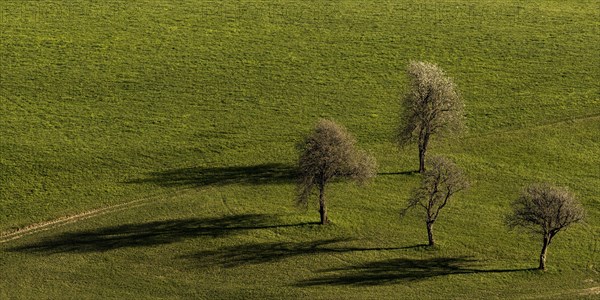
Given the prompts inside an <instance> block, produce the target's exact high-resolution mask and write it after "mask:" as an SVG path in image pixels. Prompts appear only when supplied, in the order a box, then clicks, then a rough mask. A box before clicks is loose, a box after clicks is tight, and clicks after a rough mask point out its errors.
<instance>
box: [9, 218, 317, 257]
mask: <svg viewBox="0 0 600 300" xmlns="http://www.w3.org/2000/svg"><path fill="white" fill-rule="evenodd" d="M277 223H279V222H278V220H277V218H276V217H275V216H269V215H261V214H245V215H236V216H226V217H216V218H190V219H178V220H167V221H155V222H149V223H137V224H126V225H120V226H111V227H105V228H100V229H94V230H83V231H75V232H66V233H62V234H59V235H57V236H52V237H48V238H46V239H44V240H42V241H40V242H37V243H33V244H28V245H23V246H19V247H15V248H11V249H9V251H15V252H27V253H44V254H52V253H64V252H76V253H81V252H102V251H109V250H114V249H119V248H127V247H149V246H155V245H161V244H170V243H175V242H179V241H182V240H185V239H190V238H198V237H222V236H227V235H232V234H235V233H238V232H241V231H247V230H254V229H267V228H280V227H293V226H303V225H306V224H307V223H301V224H277Z"/></svg>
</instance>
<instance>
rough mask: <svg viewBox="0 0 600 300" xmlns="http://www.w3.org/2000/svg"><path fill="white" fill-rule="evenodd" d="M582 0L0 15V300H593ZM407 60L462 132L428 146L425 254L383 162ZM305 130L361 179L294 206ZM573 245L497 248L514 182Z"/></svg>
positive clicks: (591, 157)
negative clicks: (437, 74) (551, 190)
mask: <svg viewBox="0 0 600 300" xmlns="http://www.w3.org/2000/svg"><path fill="white" fill-rule="evenodd" d="M598 20H600V4H599V3H598V2H597V1H575V0H569V1H541V0H536V1H526V2H524V1H494V0H489V1H462V0H455V1H437V2H434V3H429V2H427V3H423V1H411V0H401V1H377V2H374V1H357V0H337V1H291V0H280V1H257V0H248V1H229V0H226V1H201V0H182V1H166V0H152V1H150V0H139V1H99V0H98V1H97V0H89V1H83V0H73V1H46V0H43V1H21V0H4V1H2V2H1V3H0V116H1V117H0V232H2V235H1V236H0V254H1V256H0V269H1V270H2V273H0V274H1V275H0V298H2V299H4V298H23V299H31V298H35V299H37V298H53V299H55V298H206V299H217V298H227V299H230V298H240V299H247V298H260V299H263V298H302V299H304V298H315V299H341V298H345V299H385V298H387V299H397V298H406V299H420V298H435V299H439V298H450V299H452V298H464V296H465V295H467V296H468V297H472V298H498V299H506V298H520V299H523V298H526V299H527V298H586V297H588V298H593V297H597V295H598V294H599V293H600V266H599V265H600V33H599V30H598V28H599V26H600V23H599V21H598ZM410 60H425V61H431V62H434V63H436V64H438V65H439V66H440V67H441V68H442V69H444V70H445V71H446V73H447V74H448V75H449V76H451V77H452V78H453V79H454V80H455V82H456V83H457V86H458V88H459V90H460V93H461V96H462V97H463V98H464V101H465V103H466V111H467V123H468V124H467V125H468V128H469V129H468V132H467V133H465V134H464V135H463V136H461V137H460V138H456V139H447V140H440V139H435V140H434V141H433V144H432V145H431V149H430V152H431V154H441V155H446V156H448V157H451V158H452V159H453V160H454V161H455V162H456V163H457V164H458V165H459V166H460V167H462V168H463V169H464V170H465V172H466V173H467V174H468V176H469V178H470V179H471V181H472V186H471V188H470V189H469V190H468V191H466V192H464V193H461V194H458V195H457V199H455V200H456V201H455V202H454V203H451V204H450V205H449V206H448V208H447V210H446V211H443V212H442V214H443V215H441V216H440V219H439V221H438V223H437V225H436V234H437V240H438V242H439V243H440V246H438V247H436V248H435V249H428V248H427V247H424V246H423V244H424V243H425V242H426V240H427V236H426V231H425V225H424V224H423V221H422V220H421V218H420V216H419V214H418V213H417V212H414V213H411V214H409V215H408V216H407V217H406V218H404V219H400V218H399V211H400V209H401V208H403V206H404V205H405V201H406V199H407V196H408V194H409V193H410V191H411V189H412V188H413V187H415V186H416V184H417V183H418V181H419V175H417V174H415V173H414V172H412V171H414V170H416V169H417V167H418V160H417V151H416V147H412V148H406V149H402V150H399V149H397V147H396V146H395V144H394V143H393V140H392V138H393V135H394V130H395V128H396V126H397V123H398V118H399V115H400V114H399V107H400V106H399V100H400V97H401V95H402V94H403V93H405V92H406V89H407V87H408V82H407V78H406V76H405V73H404V72H405V68H406V65H407V64H408V62H409V61H410ZM319 118H331V119H334V120H336V121H337V122H339V123H341V124H344V125H345V126H346V127H348V129H349V130H350V131H351V132H352V133H353V134H354V135H355V136H356V137H357V139H358V142H359V145H360V146H361V147H362V148H364V149H367V150H368V151H370V152H372V153H373V154H374V156H375V157H376V158H377V160H378V164H379V166H380V168H379V174H378V176H377V177H376V178H375V180H374V181H373V182H372V183H371V184H370V185H368V186H365V187H357V186H355V185H353V184H350V183H347V182H343V181H340V182H336V183H334V184H333V186H332V187H331V188H330V190H329V191H330V194H329V195H328V197H329V201H330V202H329V207H330V211H329V213H330V218H331V220H332V221H333V224H332V225H330V226H326V227H322V226H319V225H316V224H315V222H316V221H318V213H317V212H316V204H315V205H314V206H310V207H309V209H307V210H302V209H299V208H297V207H295V206H294V197H295V184H294V183H295V181H294V178H293V177H294V167H295V164H296V159H297V153H296V150H295V144H296V143H297V142H298V141H299V140H301V138H302V137H303V136H304V135H305V134H306V133H308V132H309V130H310V129H311V128H312V127H313V126H314V124H315V123H316V122H317V120H318V119H319ZM538 181H549V182H552V183H554V184H557V185H563V186H568V187H569V188H570V189H571V190H572V191H574V192H575V194H576V195H577V197H578V199H579V200H581V202H582V203H583V205H584V207H585V209H586V211H587V218H586V222H585V223H584V224H581V225H577V226H574V227H573V228H571V229H569V230H567V231H565V232H561V233H560V234H559V235H558V236H557V238H556V240H555V242H554V243H553V244H552V245H551V246H550V249H549V258H548V265H549V270H548V271H547V272H545V273H540V272H537V271H535V270H531V268H534V267H536V266H537V258H538V252H539V248H540V247H541V241H538V238H537V237H531V236H529V235H527V234H525V233H523V232H520V231H508V230H507V229H506V227H505V226H504V224H503V217H504V215H505V214H506V213H508V212H509V203H510V202H511V201H512V200H513V199H514V198H516V197H517V196H518V194H519V192H520V191H521V189H522V188H523V187H524V186H525V185H527V184H529V183H532V182H538Z"/></svg>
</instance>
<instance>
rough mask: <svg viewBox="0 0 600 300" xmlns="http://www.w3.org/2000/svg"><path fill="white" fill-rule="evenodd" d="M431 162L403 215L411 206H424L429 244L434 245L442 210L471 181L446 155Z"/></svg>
mask: <svg viewBox="0 0 600 300" xmlns="http://www.w3.org/2000/svg"><path fill="white" fill-rule="evenodd" d="M429 164H430V168H429V169H428V170H427V171H425V173H424V174H423V177H422V179H421V185H420V186H419V187H418V188H416V189H414V190H413V193H412V195H411V197H410V199H409V201H408V206H407V208H406V209H404V211H403V212H402V215H404V214H405V213H406V212H407V211H408V210H409V209H411V208H414V207H422V208H423V209H424V210H425V212H426V218H425V224H426V225H427V237H428V239H429V245H430V246H433V245H435V239H434V237H433V224H434V223H435V221H436V220H437V218H438V216H439V214H440V211H441V210H442V209H443V208H444V207H445V206H446V205H447V204H448V202H449V201H450V199H451V198H452V197H453V196H454V194H456V193H457V192H460V191H462V190H464V189H466V188H467V187H468V186H469V183H468V181H467V179H466V177H465V176H464V175H463V173H462V171H461V170H460V169H459V168H458V167H457V166H456V165H455V164H454V163H453V162H451V161H450V160H448V159H446V158H444V157H439V156H435V157H432V158H431V160H430V163H429Z"/></svg>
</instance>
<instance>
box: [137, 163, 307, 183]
mask: <svg viewBox="0 0 600 300" xmlns="http://www.w3.org/2000/svg"><path fill="white" fill-rule="evenodd" d="M297 174H298V172H297V170H296V168H294V167H292V166H289V165H284V164H277V163H270V164H261V165H253V166H234V167H222V168H202V167H194V168H182V169H173V170H168V171H162V172H152V173H150V174H148V177H147V178H140V179H134V180H130V181H128V182H127V183H137V184H156V185H160V186H167V187H173V186H220V185H228V184H249V185H256V184H278V183H288V182H293V181H294V180H295V179H296V178H297Z"/></svg>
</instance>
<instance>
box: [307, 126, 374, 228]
mask: <svg viewBox="0 0 600 300" xmlns="http://www.w3.org/2000/svg"><path fill="white" fill-rule="evenodd" d="M299 150H300V158H299V160H298V164H299V171H300V181H299V183H298V190H299V193H298V198H297V201H298V203H299V204H301V205H304V206H306V205H308V198H309V197H310V195H311V193H312V191H313V188H314V187H316V188H317V189H318V190H319V213H320V214H321V224H323V225H324V224H327V223H328V222H329V219H328V217H327V206H326V203H325V186H326V185H327V183H328V182H330V181H331V180H332V179H333V178H335V177H346V178H351V179H354V180H356V181H358V182H359V183H363V182H365V181H366V180H367V179H369V178H371V177H374V176H375V171H376V163H375V158H374V157H372V156H370V155H368V154H367V153H366V152H364V151H362V150H358V149H357V148H356V140H355V139H354V137H352V135H350V133H348V131H347V130H346V129H345V128H344V127H342V126H340V125H338V124H336V123H335V122H333V121H329V120H320V121H319V122H318V123H317V126H316V128H315V130H314V132H312V133H311V134H310V135H309V136H308V137H306V139H305V140H304V142H303V143H301V144H300V145H299Z"/></svg>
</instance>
